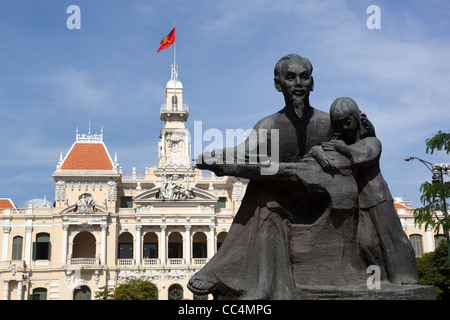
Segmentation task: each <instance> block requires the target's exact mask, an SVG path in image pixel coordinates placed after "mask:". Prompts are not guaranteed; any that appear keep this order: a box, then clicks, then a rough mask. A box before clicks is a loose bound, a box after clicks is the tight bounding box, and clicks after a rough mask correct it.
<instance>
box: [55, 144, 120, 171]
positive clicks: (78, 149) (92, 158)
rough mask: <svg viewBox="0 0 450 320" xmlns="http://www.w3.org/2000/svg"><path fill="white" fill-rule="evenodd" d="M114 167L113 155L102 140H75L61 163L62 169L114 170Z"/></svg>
mask: <svg viewBox="0 0 450 320" xmlns="http://www.w3.org/2000/svg"><path fill="white" fill-rule="evenodd" d="M113 168H114V165H113V162H112V161H111V157H110V156H109V153H108V150H106V147H105V145H104V144H103V143H102V142H100V143H92V142H91V143H82V142H75V144H74V145H73V146H72V148H71V149H70V151H69V153H68V154H67V156H66V158H65V159H64V161H63V163H62V165H61V170H113Z"/></svg>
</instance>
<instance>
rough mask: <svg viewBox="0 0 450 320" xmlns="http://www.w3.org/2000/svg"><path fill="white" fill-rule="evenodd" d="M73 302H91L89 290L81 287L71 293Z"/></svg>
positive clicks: (86, 287)
mask: <svg viewBox="0 0 450 320" xmlns="http://www.w3.org/2000/svg"><path fill="white" fill-rule="evenodd" d="M73 300H91V290H90V289H89V288H88V286H81V287H80V288H78V289H75V290H74V291H73Z"/></svg>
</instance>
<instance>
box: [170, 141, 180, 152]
mask: <svg viewBox="0 0 450 320" xmlns="http://www.w3.org/2000/svg"><path fill="white" fill-rule="evenodd" d="M170 147H171V148H172V150H173V151H178V149H180V145H179V144H178V143H176V142H174V143H172V144H171V145H170Z"/></svg>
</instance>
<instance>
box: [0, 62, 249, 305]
mask: <svg viewBox="0 0 450 320" xmlns="http://www.w3.org/2000/svg"><path fill="white" fill-rule="evenodd" d="M160 116H161V120H162V121H163V122H164V127H163V128H162V129H161V132H160V141H159V143H158V153H159V163H158V166H155V167H152V168H146V170H145V173H144V174H136V170H135V169H133V171H132V172H131V173H123V172H122V169H121V168H120V167H119V163H118V161H117V154H115V155H114V157H111V155H110V153H109V152H108V149H107V147H106V145H105V143H104V142H103V131H102V132H101V133H100V134H91V132H90V131H89V132H88V134H80V133H79V132H78V130H77V132H76V139H75V142H74V143H73V145H72V147H71V148H70V150H69V151H68V152H67V154H66V155H65V156H63V154H62V153H61V155H60V159H59V162H58V163H57V166H56V170H55V172H54V173H53V178H54V180H55V202H54V205H53V206H46V205H44V206H41V207H36V206H33V204H32V203H30V205H29V206H28V208H17V207H16V206H15V205H14V203H13V201H12V200H11V199H3V200H0V207H1V209H0V224H1V225H2V227H3V228H2V229H1V230H0V231H1V233H2V234H1V236H0V240H1V245H0V250H1V251H0V255H1V261H0V290H1V291H0V292H2V293H3V299H4V300H8V299H14V300H15V299H18V300H22V299H24V300H26V299H47V300H72V299H94V297H95V294H96V292H98V291H99V290H100V288H102V287H106V288H113V287H115V286H116V285H118V284H119V283H120V282H121V281H123V280H125V279H128V278H130V277H143V278H146V279H150V280H151V281H152V282H153V283H155V284H156V286H157V289H158V298H159V299H163V300H164V299H197V298H201V297H196V296H194V295H193V294H192V293H191V292H190V291H189V290H187V288H186V283H187V281H188V280H189V278H190V277H191V276H192V275H193V274H194V273H195V272H196V271H198V270H199V269H200V268H202V266H203V265H204V264H205V263H207V262H208V261H209V259H211V257H212V256H213V255H214V254H215V252H217V250H218V249H219V247H220V245H221V243H222V242H223V241H224V239H225V237H226V235H227V232H228V229H229V227H230V225H231V222H232V220H233V218H234V214H235V213H236V211H237V209H238V208H239V205H240V202H241V199H242V196H243V194H244V192H245V188H246V183H247V182H246V181H245V180H244V179H238V178H233V177H218V176H215V175H214V174H213V173H204V172H202V171H200V170H198V169H195V168H194V167H192V166H191V159H192V158H191V151H190V149H191V146H190V139H189V130H188V129H187V128H186V127H185V122H186V121H187V119H188V116H189V109H188V106H187V105H185V104H183V85H182V83H181V82H180V81H179V80H178V71H177V65H176V64H174V65H172V74H171V78H170V80H169V81H168V83H167V85H166V103H164V104H163V105H162V106H161V112H160Z"/></svg>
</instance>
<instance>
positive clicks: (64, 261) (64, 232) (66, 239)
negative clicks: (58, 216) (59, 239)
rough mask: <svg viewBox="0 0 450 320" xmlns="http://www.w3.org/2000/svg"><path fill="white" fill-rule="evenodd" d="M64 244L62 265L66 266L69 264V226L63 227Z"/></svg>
mask: <svg viewBox="0 0 450 320" xmlns="http://www.w3.org/2000/svg"><path fill="white" fill-rule="evenodd" d="M62 228H63V243H62V255H61V264H62V265H63V266H65V265H66V264H67V242H68V238H69V226H63V227H62Z"/></svg>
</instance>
